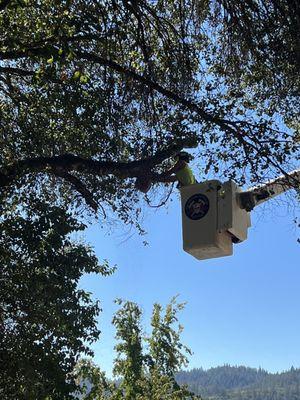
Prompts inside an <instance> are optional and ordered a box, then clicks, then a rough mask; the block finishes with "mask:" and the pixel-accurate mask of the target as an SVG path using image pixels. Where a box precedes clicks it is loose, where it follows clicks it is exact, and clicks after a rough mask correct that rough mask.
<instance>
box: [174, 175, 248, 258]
mask: <svg viewBox="0 0 300 400" xmlns="http://www.w3.org/2000/svg"><path fill="white" fill-rule="evenodd" d="M239 191H240V189H239V188H238V187H237V186H236V184H235V183H234V182H232V181H229V182H226V183H225V184H222V183H221V182H220V181H218V180H210V181H206V182H203V183H198V184H194V185H189V186H184V187H182V188H181V189H180V193H181V207H182V235H183V249H184V250H185V251H186V252H188V253H190V254H191V255H193V256H194V257H196V258H197V259H199V260H204V259H207V258H216V257H224V256H229V255H232V253H233V242H234V243H238V242H241V241H243V240H245V239H246V238H247V229H248V227H249V226H250V214H249V213H248V212H247V211H245V210H242V209H241V208H240V207H239V203H238V198H237V193H238V192H239Z"/></svg>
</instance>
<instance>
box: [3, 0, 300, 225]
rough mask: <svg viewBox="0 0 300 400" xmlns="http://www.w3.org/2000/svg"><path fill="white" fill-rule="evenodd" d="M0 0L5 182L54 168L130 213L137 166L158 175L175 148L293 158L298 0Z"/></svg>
mask: <svg viewBox="0 0 300 400" xmlns="http://www.w3.org/2000/svg"><path fill="white" fill-rule="evenodd" d="M1 4H2V6H1V8H2V11H1V15H0V21H1V27H0V37H1V43H2V44H1V51H0V59H1V63H0V93H1V95H0V96H1V97H0V100H1V138H0V143H1V148H2V152H1V158H0V186H1V188H7V187H13V186H15V185H17V186H18V185H22V187H25V186H28V185H29V186H30V187H31V190H32V188H33V187H35V188H36V187H38V188H39V190H43V188H45V187H46V186H47V185H49V183H50V182H52V183H53V182H54V185H55V186H56V187H57V188H60V193H58V197H59V198H60V200H61V201H64V200H63V199H65V198H66V197H67V199H68V200H67V201H68V202H69V201H70V200H71V204H77V203H78V201H79V203H81V202H82V201H84V202H85V203H86V204H88V206H90V207H91V208H93V209H95V210H96V209H97V208H98V207H103V208H106V209H112V210H113V211H117V212H118V214H119V217H120V218H121V219H123V220H125V221H126V222H129V221H132V218H133V214H134V217H135V212H136V211H137V212H138V207H137V206H136V204H137V198H138V196H139V194H138V193H137V191H136V190H135V186H134V180H135V179H136V178H139V177H143V176H145V175H147V176H150V178H151V180H152V182H153V183H154V184H157V183H159V182H160V180H161V179H160V172H161V171H162V168H163V167H164V165H165V164H164V163H168V159H169V157H170V156H172V155H174V154H175V153H176V152H177V151H178V150H180V149H182V148H190V147H193V148H195V152H196V154H198V155H199V160H200V164H199V165H200V168H201V169H200V174H201V179H204V178H205V174H206V173H208V172H209V170H210V169H212V172H213V173H216V174H217V173H219V174H222V176H226V177H231V178H234V179H236V180H237V181H239V182H240V183H243V182H245V181H246V180H247V181H249V180H252V181H254V182H258V181H259V180H260V179H261V178H262V177H265V176H272V175H274V174H278V172H280V173H283V172H286V170H287V169H288V168H289V167H290V166H293V165H294V164H296V163H297V160H298V159H299V142H298V138H299V130H298V122H299V121H298V111H297V110H298V106H299V104H298V101H299V96H298V91H299V35H298V34H297V33H298V31H299V30H297V29H298V25H297V24H298V22H297V21H298V20H297V18H296V15H298V14H297V13H299V6H298V5H297V4H296V2H295V4H294V3H293V4H292V2H290V1H287V0H281V1H277V0H276V1H275V0H272V1H259V2H255V3H253V2H252V1H250V0H249V1H246V2H239V1H238V2H231V1H226V0H219V1H207V0H201V1H195V0H187V1H181V0H180V1H145V0H143V1H130V0H118V1H116V0H114V1H97V0H95V1H81V0H74V1H43V2H38V3H37V2H35V1H31V0H26V1H13V0H12V1H5V2H2V3H1ZM58 191H59V190H58ZM102 212H103V213H104V209H102Z"/></svg>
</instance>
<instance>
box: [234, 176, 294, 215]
mask: <svg viewBox="0 0 300 400" xmlns="http://www.w3.org/2000/svg"><path fill="white" fill-rule="evenodd" d="M297 186H298V187H299V188H300V169H296V170H294V171H291V172H289V173H287V174H286V175H281V176H279V177H278V178H276V179H272V180H270V181H269V182H266V183H264V184H263V185H258V186H254V187H252V188H249V189H248V190H246V191H245V192H242V193H239V194H238V201H239V204H240V207H241V208H243V209H245V210H246V211H251V210H253V208H254V207H256V206H258V205H259V204H261V203H263V202H265V201H267V200H269V199H272V198H273V197H276V196H278V195H279V194H281V193H284V192H286V191H287V190H290V189H295V188H297Z"/></svg>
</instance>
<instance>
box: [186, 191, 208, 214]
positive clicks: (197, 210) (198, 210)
mask: <svg viewBox="0 0 300 400" xmlns="http://www.w3.org/2000/svg"><path fill="white" fill-rule="evenodd" d="M208 210H209V200H208V198H207V197H206V196H204V194H194V195H193V196H191V197H190V198H189V199H188V201H187V202H186V203H185V207H184V211H185V214H186V216H187V217H188V218H190V219H193V220H197V219H201V218H203V217H204V216H205V215H206V214H207V212H208Z"/></svg>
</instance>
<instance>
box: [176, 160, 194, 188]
mask: <svg viewBox="0 0 300 400" xmlns="http://www.w3.org/2000/svg"><path fill="white" fill-rule="evenodd" d="M175 175H176V178H177V179H178V181H179V183H180V185H181V186H188V185H193V184H194V183H196V179H195V177H194V174H193V172H192V170H191V168H190V167H189V165H188V164H187V163H186V165H185V166H184V167H183V168H182V169H180V170H179V171H177V172H176V174H175Z"/></svg>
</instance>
